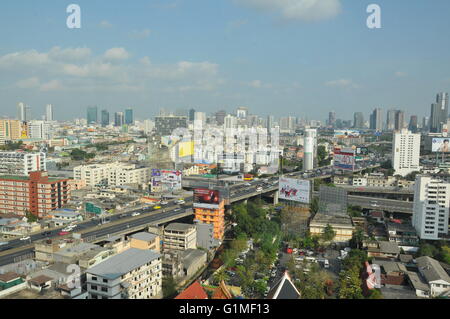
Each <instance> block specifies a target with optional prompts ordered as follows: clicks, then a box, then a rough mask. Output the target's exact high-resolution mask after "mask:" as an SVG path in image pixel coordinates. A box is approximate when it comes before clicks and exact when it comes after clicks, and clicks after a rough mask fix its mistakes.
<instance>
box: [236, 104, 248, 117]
mask: <svg viewBox="0 0 450 319" xmlns="http://www.w3.org/2000/svg"><path fill="white" fill-rule="evenodd" d="M247 115H248V108H246V107H243V106H241V107H238V108H237V110H236V117H237V118H239V119H245V118H247Z"/></svg>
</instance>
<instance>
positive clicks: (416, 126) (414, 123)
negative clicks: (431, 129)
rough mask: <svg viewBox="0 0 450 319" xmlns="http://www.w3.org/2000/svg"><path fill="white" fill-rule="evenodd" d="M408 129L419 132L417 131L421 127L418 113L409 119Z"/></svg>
mask: <svg viewBox="0 0 450 319" xmlns="http://www.w3.org/2000/svg"><path fill="white" fill-rule="evenodd" d="M408 129H409V130H410V131H411V132H412V133H417V131H418V129H419V123H418V119H417V115H411V118H410V120H409V125H408Z"/></svg>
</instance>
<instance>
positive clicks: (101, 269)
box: [86, 248, 161, 279]
mask: <svg viewBox="0 0 450 319" xmlns="http://www.w3.org/2000/svg"><path fill="white" fill-rule="evenodd" d="M160 257H161V254H159V253H157V252H155V251H152V250H141V249H136V248H129V249H127V250H125V251H124V252H122V253H120V254H118V255H115V256H112V257H111V258H109V259H107V260H105V261H104V262H101V263H100V264H98V265H96V266H94V267H92V268H89V269H88V270H87V271H86V272H88V273H90V274H93V275H98V276H100V277H104V278H108V279H116V278H118V277H121V276H123V275H125V274H127V273H129V272H130V271H132V270H133V269H136V268H138V267H141V266H142V265H144V264H146V263H149V262H151V261H153V260H154V259H157V258H160Z"/></svg>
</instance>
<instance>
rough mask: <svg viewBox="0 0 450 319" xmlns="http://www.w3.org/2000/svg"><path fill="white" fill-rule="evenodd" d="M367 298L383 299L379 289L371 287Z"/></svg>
mask: <svg viewBox="0 0 450 319" xmlns="http://www.w3.org/2000/svg"><path fill="white" fill-rule="evenodd" d="M367 299H383V294H382V293H381V290H379V289H372V290H371V291H370V294H369V296H368V297H367Z"/></svg>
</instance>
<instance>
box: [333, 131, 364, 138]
mask: <svg viewBox="0 0 450 319" xmlns="http://www.w3.org/2000/svg"><path fill="white" fill-rule="evenodd" d="M360 135H361V133H360V132H359V131H355V130H334V138H358V137H360Z"/></svg>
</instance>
